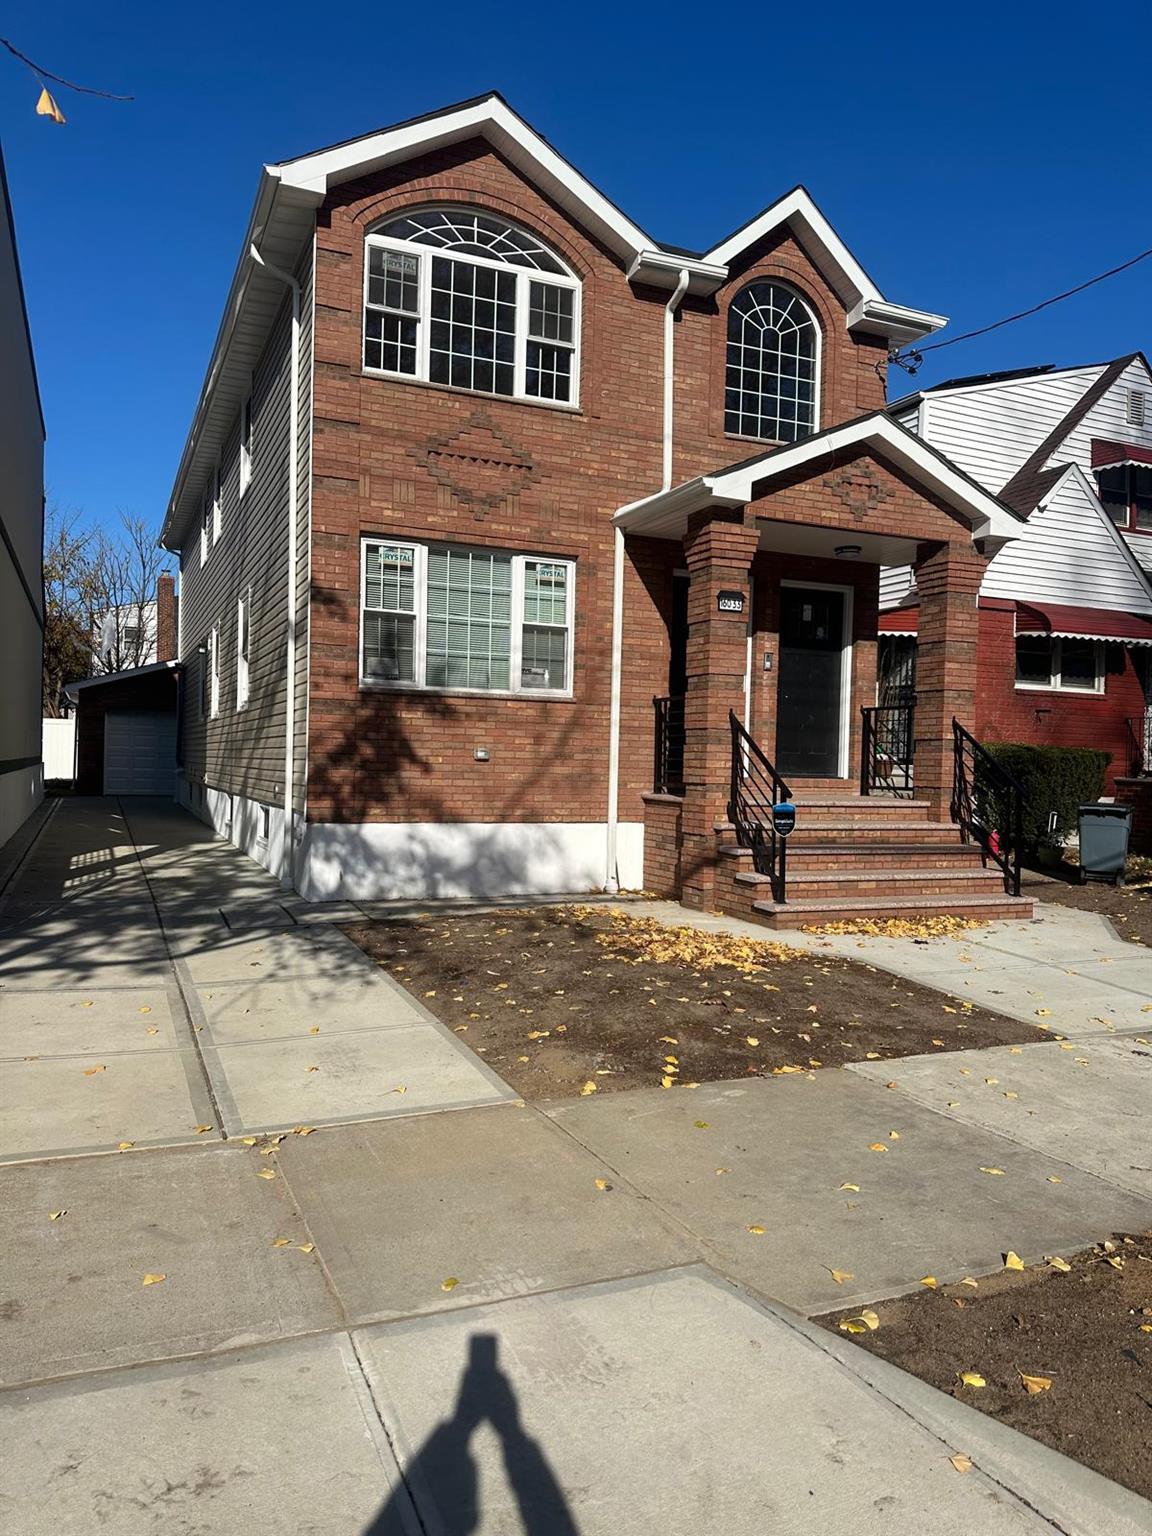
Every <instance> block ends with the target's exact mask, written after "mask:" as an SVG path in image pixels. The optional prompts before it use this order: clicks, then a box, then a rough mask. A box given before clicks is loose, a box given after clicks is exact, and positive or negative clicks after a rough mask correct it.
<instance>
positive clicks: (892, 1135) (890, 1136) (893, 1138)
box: [888, 1131, 900, 1141]
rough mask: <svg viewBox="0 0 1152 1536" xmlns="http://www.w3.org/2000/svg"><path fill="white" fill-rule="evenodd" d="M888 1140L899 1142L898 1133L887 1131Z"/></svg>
mask: <svg viewBox="0 0 1152 1536" xmlns="http://www.w3.org/2000/svg"><path fill="white" fill-rule="evenodd" d="M888 1140H889V1141H899V1140H900V1132H899V1131H889V1132H888Z"/></svg>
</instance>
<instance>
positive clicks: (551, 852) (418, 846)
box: [297, 821, 644, 901]
mask: <svg viewBox="0 0 1152 1536" xmlns="http://www.w3.org/2000/svg"><path fill="white" fill-rule="evenodd" d="M606 838H607V827H606V826H605V824H604V823H603V822H450V823H431V822H362V823H359V824H351V823H350V824H346V825H345V824H340V823H335V822H309V823H308V824H307V825H306V826H305V828H304V833H303V838H302V842H301V847H300V855H299V861H298V865H297V869H298V879H297V889H298V890H299V892H300V894H301V896H303V897H304V898H305V899H306V900H308V901H338V900H344V901H396V900H420V901H425V900H428V901H430V900H434V899H436V898H455V899H458V900H466V899H469V898H481V899H482V898H485V897H493V896H551V895H561V894H568V893H576V892H581V891H600V890H603V888H604V882H605V871H606V865H605V847H606ZM617 870H618V879H619V882H620V886H621V889H623V890H639V889H640V887H641V886H642V885H643V883H644V824H643V822H638V821H637V822H621V823H620V825H619V827H618V830H617Z"/></svg>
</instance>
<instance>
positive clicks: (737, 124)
mask: <svg viewBox="0 0 1152 1536" xmlns="http://www.w3.org/2000/svg"><path fill="white" fill-rule="evenodd" d="M924 12H930V13H931V14H923V13H924ZM1091 15H1092V18H1093V22H1094V24H1093V26H1092V27H1091V28H1090V29H1086V28H1085V19H1086V13H1085V11H1084V8H1083V6H1077V7H1076V8H1073V7H1072V6H1071V5H1068V4H1066V3H1062V0H1053V3H1049V4H1045V5H1034V4H1032V3H1027V0H1026V3H1018V0H1012V3H1007V4H1006V3H1004V0H1001V3H999V4H997V5H988V4H985V3H983V0H975V3H972V4H969V5H967V6H965V7H941V8H931V7H920V8H909V7H906V6H900V7H895V6H893V7H889V8H884V7H880V8H876V7H863V6H860V5H858V4H845V3H843V0H826V3H825V4H823V5H821V6H815V5H804V6H793V5H788V6H775V5H772V4H770V3H769V4H765V3H761V4H758V5H756V6H747V7H743V8H741V7H738V6H737V7H728V8H724V9H720V10H717V11H708V10H701V9H700V8H698V7H692V8H689V7H684V6H681V7H679V8H676V7H674V6H673V7H663V8H657V9H655V10H653V9H652V8H651V7H647V8H645V7H641V8H639V9H637V8H635V7H623V6H619V5H613V6H611V7H607V6H597V5H592V6H588V5H584V6H581V7H571V8H564V7H558V6H556V7H543V6H541V5H540V4H539V3H536V4H534V5H531V6H528V5H522V4H519V3H504V4H501V5H495V6H488V7H478V6H476V5H470V6H466V7H465V6H461V5H457V4H455V3H454V0H441V3H440V4H439V5H438V6H436V7H434V8H429V7H428V6H426V5H419V4H417V5H410V6H397V5H389V6H384V5H380V4H374V5H365V4H363V3H362V0H344V3H343V4H341V5H340V6H338V7H331V8H325V7H323V6H319V7H318V6H316V5H315V4H314V3H312V4H308V5H304V4H300V3H298V0H282V3H279V4H277V5H275V6H272V5H268V4H265V3H260V0H255V3H249V4H247V5H236V4H221V3H218V0H208V3H200V4H198V5H196V6H154V5H149V6H147V7H144V6H142V5H130V6H124V5H121V6H93V5H92V4H91V3H90V0H89V3H85V4H78V3H76V0H58V3H57V4H55V5H54V6H52V7H48V6H45V5H44V4H43V0H38V3H36V4H32V3H30V0H10V3H9V4H8V5H7V6H6V7H5V13H4V18H3V32H4V34H5V35H6V36H8V37H10V38H11V39H12V40H13V41H14V42H15V43H16V45H17V46H18V47H20V48H22V49H23V50H24V51H25V52H26V53H28V54H30V55H31V56H32V57H33V58H36V59H38V60H39V61H40V62H42V63H43V64H44V65H45V66H46V67H47V68H49V69H53V70H55V71H56V72H57V73H59V74H63V75H66V76H69V77H71V78H74V79H76V80H79V81H81V82H82V83H86V84H93V85H98V86H102V87H104V88H105V89H107V90H111V91H119V92H124V93H131V94H133V95H134V96H135V97H136V100H135V102H133V103H132V104H131V105H118V104H114V103H106V102H99V101H94V100H92V99H91V98H86V97H78V96H74V95H72V94H71V93H69V92H61V93H60V94H59V100H60V104H61V106H62V108H63V110H64V112H65V113H66V114H67V116H68V119H69V120H68V123H67V126H65V127H63V128H60V127H57V126H55V125H54V124H51V123H49V122H48V121H47V120H45V119H41V118H37V117H35V116H34V115H33V111H32V109H33V105H34V102H35V97H36V93H37V87H36V86H35V83H34V82H33V81H32V79H31V78H30V76H29V75H28V74H27V72H26V71H25V70H24V69H23V67H22V66H21V65H19V64H17V63H16V62H15V61H14V60H7V59H6V57H5V58H0V139H2V140H3V144H4V150H5V155H6V158H7V163H8V176H9V181H10V184H11V189H12V196H13V201H14V204H15V212H16V220H17V230H18V235H19V239H20V245H21V255H22V259H23V265H24V276H25V284H26V288H27V292H28V302H29V308H30V312H31V320H32V328H33V337H34V341H35V344H36V349H37V355H38V362H39V369H40V380H41V388H42V392H43V395H44V405H45V412H46V415H47V420H48V429H49V444H48V464H47V477H48V487H49V494H50V496H51V497H53V498H55V499H56V500H58V501H59V502H61V503H63V504H65V505H68V506H72V507H78V508H83V509H84V510H85V511H86V512H87V513H88V514H89V515H90V516H91V517H93V518H94V519H104V518H114V517H115V515H116V511H117V509H118V508H126V509H128V510H130V511H132V512H134V513H137V514H141V515H144V516H148V517H151V518H155V519H156V520H157V521H158V520H159V518H160V517H161V516H162V514H163V510H164V506H165V504H166V501H167V496H168V492H169V490H170V487H171V482H172V477H173V474H174V471H175V468H176V463H177V460H178V458H179V455H180V450H181V446H182V443H183V439H184V434H185V431H186V428H187V426H188V421H189V416H190V413H191V410H192V406H193V404H194V401H195V398H196V395H197V392H198V390H199V387H200V382H201V379H202V377H203V372H204V367H205V364H206V362H207V358H208V354H209V351H210V348H211V344H212V338H213V336H214V334H215V330H216V326H217V323H218V320H219V315H220V307H221V305H222V303H223V299H224V295H225V292H226V289H227V286H228V282H229V279H230V276H231V273H232V269H233V265H234V263H235V260H236V256H237V252H238V246H239V241H240V239H241V236H242V234H243V231H244V226H245V223H246V219H247V215H248V212H249V208H250V205H251V200H252V197H253V195H254V192H255V184H256V177H257V173H258V169H259V166H260V164H261V163H262V162H263V161H265V160H279V159H285V158H288V157H290V156H292V155H295V154H299V153H302V152H304V151H306V150H309V149H312V148H315V147H317V146H319V145H322V144H328V143H332V142H334V141H336V140H339V139H343V138H348V137H352V136H354V135H356V134H359V133H363V132H367V131H369V130H370V129H372V128H376V127H379V126H382V125H384V124H387V123H390V122H395V121H398V120H400V119H402V118H405V117H410V116H413V115H415V114H417V113H420V112H426V111H429V110H432V109H434V108H436V107H437V106H441V105H445V104H447V103H449V102H452V101H456V100H460V99H462V98H464V97H467V96H472V95H476V94H479V93H480V92H481V91H484V90H487V89H490V88H496V89H498V90H500V91H502V92H503V93H504V94H505V95H506V96H507V97H508V99H509V100H510V102H511V103H512V105H513V106H514V107H516V108H517V110H519V111H520V112H521V113H522V114H523V115H524V116H525V117H526V118H527V119H528V120H529V121H530V122H531V123H532V124H533V125H534V126H535V127H536V128H538V129H539V130H540V131H541V132H542V133H543V134H544V135H545V136H546V137H547V138H548V139H550V140H551V142H552V143H553V144H555V146H556V147H557V148H558V149H559V150H560V151H561V152H562V153H564V154H565V155H566V156H567V157H568V158H569V159H571V160H572V161H574V162H575V164H576V165H578V166H579V167H580V169H581V170H582V171H584V172H585V174H587V175H588V176H589V177H590V178H591V179H592V180H593V181H594V182H596V183H597V184H598V185H599V186H600V187H601V188H602V189H603V190H604V191H605V192H606V193H607V194H608V195H609V196H610V197H612V198H613V199H614V200H615V201H616V202H617V203H619V204H620V205H621V207H623V208H624V209H625V210H626V211H627V212H628V214H629V215H630V216H631V217H632V218H634V219H635V220H636V221H637V222H638V223H639V224H641V225H642V226H644V227H645V228H646V229H648V230H649V231H650V232H651V233H652V234H654V235H655V236H657V238H660V239H663V240H667V241H670V242H674V243H677V244H682V245H688V246H694V247H698V248H699V247H706V246H708V245H710V244H712V243H713V242H714V241H715V240H716V239H718V238H719V237H720V236H721V235H724V234H726V233H727V232H728V231H729V230H730V229H732V228H733V227H734V226H736V225H738V224H740V223H741V222H743V220H744V219H746V218H747V217H748V216H749V215H750V214H752V213H753V212H755V211H756V210H757V209H758V208H760V207H762V206H763V205H764V204H765V203H768V202H770V201H771V200H772V199H774V198H775V197H776V196H777V195H778V194H779V193H781V192H782V191H785V190H786V189H787V188H788V187H790V186H792V185H793V184H794V183H795V182H798V181H802V182H804V183H805V184H806V185H807V186H808V188H809V189H810V191H811V192H812V193H813V194H814V196H815V197H816V199H817V201H818V202H819V203H820V204H821V206H822V207H823V209H824V211H825V213H826V214H827V215H828V216H829V218H830V219H831V220H832V222H833V223H834V224H835V225H836V227H837V228H838V230H839V231H840V233H841V234H842V236H843V237H844V239H845V240H846V241H847V243H848V244H849V245H850V246H851V247H852V249H853V250H854V252H855V253H856V255H857V257H858V258H859V259H860V260H861V261H862V262H863V264H864V265H865V266H866V267H867V268H868V270H869V271H870V272H871V273H872V275H873V277H874V278H875V279H876V281H877V282H878V283H879V285H880V287H881V288H882V289H883V291H884V292H885V294H886V295H887V296H888V297H889V298H891V299H893V300H895V301H897V302H900V303H907V304H912V305H916V306H920V307H923V308H927V309H933V310H938V311H940V312H942V313H945V314H948V315H949V316H951V319H952V325H951V326H950V328H949V330H948V331H946V332H944V333H943V334H944V337H947V336H949V335H952V334H958V333H959V332H961V331H964V330H968V329H971V328H973V327H975V326H977V325H980V324H984V323H987V322H988V321H991V320H994V319H997V318H999V317H1000V316H1001V315H1004V314H1007V313H1010V312H1012V311H1014V310H1017V309H1022V308H1024V307H1026V306H1027V305H1029V304H1031V303H1034V302H1036V301H1037V300H1039V299H1041V298H1044V297H1047V296H1048V295H1049V294H1051V293H1053V292H1056V291H1058V290H1060V289H1063V288H1066V287H1069V286H1071V285H1072V284H1074V283H1076V282H1078V281H1081V280H1083V279H1084V278H1086V277H1089V276H1091V275H1092V274H1094V273H1095V272H1097V271H1101V270H1103V269H1104V268H1106V267H1109V266H1112V265H1114V264H1116V263H1118V262H1120V261H1123V260H1125V259H1126V258H1127V257H1129V256H1131V255H1134V254H1135V253H1136V252H1137V251H1139V250H1142V249H1144V248H1145V247H1147V246H1152V200H1150V198H1149V195H1148V174H1147V146H1148V113H1147V107H1146V103H1145V100H1144V97H1145V96H1146V92H1145V91H1144V90H1143V89H1142V88H1141V87H1140V84H1139V82H1140V81H1141V80H1143V79H1144V78H1145V76H1146V73H1147V72H1146V69H1145V62H1146V60H1147V58H1148V56H1149V45H1150V44H1152V16H1150V14H1149V7H1148V6H1147V4H1146V3H1145V4H1142V5H1140V4H1126V3H1109V0H1105V3H1104V5H1102V6H1100V7H1098V8H1097V10H1096V11H1094V12H1092V13H1091ZM328 18H331V25H330V26H328V25H326V22H327V19H328ZM1150 314H1152V260H1149V261H1148V262H1146V263H1144V264H1142V265H1141V266H1139V267H1137V268H1135V269H1134V270H1133V271H1131V272H1129V273H1127V274H1125V275H1123V276H1121V277H1119V278H1116V279H1114V280H1112V281H1111V282H1108V283H1106V284H1103V285H1101V286H1100V287H1098V288H1097V289H1095V290H1092V291H1090V292H1089V293H1087V294H1085V295H1083V296H1081V297H1079V298H1076V299H1073V300H1071V301H1069V302H1068V303H1066V304H1063V305H1059V306H1057V307H1056V308H1055V309H1053V310H1050V311H1049V312H1047V313H1046V314H1044V315H1041V316H1038V317H1037V318H1035V319H1032V320H1028V321H1025V322H1022V323H1021V324H1018V325H1014V326H1011V327H1008V328H1006V329H1005V330H1003V331H1001V332H999V333H997V334H995V335H993V336H990V337H987V338H984V339H982V340H979V341H975V342H971V343H965V344H962V345H959V346H956V347H950V348H947V349H945V350H944V351H941V352H938V353H934V354H932V355H931V357H930V358H929V359H928V360H926V364H925V367H924V369H923V371H922V373H921V374H920V376H919V380H918V382H926V383H930V382H932V381H934V380H937V379H941V378H946V377H952V376H955V375H957V374H967V373H974V372H982V371H985V370H988V369H995V368H1009V367H1019V366H1024V365H1029V364H1033V363H1038V362H1055V363H1058V364H1064V363H1074V362H1087V361H1096V360H1098V359H1102V358H1106V357H1111V356H1115V355H1117V354H1119V353H1121V352H1127V351H1132V350H1135V349H1137V348H1143V349H1145V350H1149V349H1150V344H1152V336H1150V335H1149V329H1150V320H1149V317H1150ZM893 387H894V390H895V393H897V394H900V393H904V392H905V391H906V389H907V388H910V387H913V386H912V385H911V384H910V383H908V382H907V381H905V380H903V379H900V380H896V381H894V386H893Z"/></svg>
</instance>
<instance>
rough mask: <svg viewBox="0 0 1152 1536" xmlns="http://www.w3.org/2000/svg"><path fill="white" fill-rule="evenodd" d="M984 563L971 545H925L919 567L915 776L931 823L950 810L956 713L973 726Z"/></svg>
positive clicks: (964, 722) (922, 547)
mask: <svg viewBox="0 0 1152 1536" xmlns="http://www.w3.org/2000/svg"><path fill="white" fill-rule="evenodd" d="M986 564H987V561H986V560H985V558H984V556H983V555H981V554H978V553H977V551H976V550H975V549H973V548H972V546H971V545H962V544H922V545H921V546H920V554H919V558H918V559H917V561H916V565H915V572H916V586H917V590H918V591H919V593H920V623H919V637H918V644H917V648H916V746H915V759H914V765H913V773H914V783H915V793H916V798H917V799H918V800H927V801H928V802H929V804H930V805H931V810H930V812H929V815H930V816H931V818H932V820H933V821H948V820H949V819H950V815H951V811H950V806H951V800H952V717H953V716H954V715H955V717H956V718H957V719H958V720H959V721H960V724H961V725H964V726H967V728H968V729H969V730H972V729H973V728H974V726H975V720H976V714H975V701H976V638H977V625H978V622H979V619H978V614H977V610H976V595H977V592H978V591H979V589H980V582H981V580H982V579H983V576H984V569H985V566H986Z"/></svg>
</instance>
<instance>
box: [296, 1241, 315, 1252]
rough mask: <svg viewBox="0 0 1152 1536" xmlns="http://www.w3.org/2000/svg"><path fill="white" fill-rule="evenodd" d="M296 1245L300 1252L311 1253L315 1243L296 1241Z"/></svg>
mask: <svg viewBox="0 0 1152 1536" xmlns="http://www.w3.org/2000/svg"><path fill="white" fill-rule="evenodd" d="M296 1246H297V1248H299V1250H300V1252H301V1253H311V1252H312V1250H313V1248H315V1246H316V1244H315V1243H297V1244H296Z"/></svg>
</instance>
